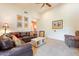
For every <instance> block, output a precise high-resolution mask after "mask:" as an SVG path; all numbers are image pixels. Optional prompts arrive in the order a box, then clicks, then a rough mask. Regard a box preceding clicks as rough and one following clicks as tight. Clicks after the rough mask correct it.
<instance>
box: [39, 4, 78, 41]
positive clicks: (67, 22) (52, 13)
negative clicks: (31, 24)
mask: <svg viewBox="0 0 79 59" xmlns="http://www.w3.org/2000/svg"><path fill="white" fill-rule="evenodd" d="M61 19H63V29H57V30H56V32H54V30H55V29H52V21H53V20H61ZM39 27H40V29H43V30H45V31H46V36H47V37H49V38H53V39H58V40H64V35H65V34H72V35H75V34H74V32H75V31H76V30H79V4H62V5H60V6H58V7H55V8H54V9H52V10H49V11H48V12H46V13H44V14H43V15H42V20H40V21H39Z"/></svg>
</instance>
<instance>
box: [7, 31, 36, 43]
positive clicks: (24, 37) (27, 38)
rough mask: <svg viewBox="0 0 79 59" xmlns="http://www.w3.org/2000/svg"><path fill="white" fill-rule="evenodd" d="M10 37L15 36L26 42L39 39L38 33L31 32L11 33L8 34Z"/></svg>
mask: <svg viewBox="0 0 79 59" xmlns="http://www.w3.org/2000/svg"><path fill="white" fill-rule="evenodd" d="M10 35H15V36H16V37H17V38H19V39H21V40H23V41H24V42H26V43H27V42H30V41H31V39H32V38H36V37H37V33H33V34H32V31H30V32H11V33H7V36H10Z"/></svg>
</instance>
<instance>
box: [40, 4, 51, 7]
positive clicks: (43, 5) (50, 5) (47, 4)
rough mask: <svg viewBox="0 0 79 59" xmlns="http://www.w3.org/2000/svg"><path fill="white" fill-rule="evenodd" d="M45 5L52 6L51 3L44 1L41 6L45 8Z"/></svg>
mask: <svg viewBox="0 0 79 59" xmlns="http://www.w3.org/2000/svg"><path fill="white" fill-rule="evenodd" d="M45 5H46V6H48V7H52V5H51V4H50V3H43V4H42V6H41V8H43V7H44V6H45Z"/></svg>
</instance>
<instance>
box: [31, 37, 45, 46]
mask: <svg viewBox="0 0 79 59" xmlns="http://www.w3.org/2000/svg"><path fill="white" fill-rule="evenodd" d="M31 42H32V45H33V46H34V47H39V46H41V45H43V44H45V37H37V38H33V39H31Z"/></svg>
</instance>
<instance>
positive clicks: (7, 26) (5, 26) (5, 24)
mask: <svg viewBox="0 0 79 59" xmlns="http://www.w3.org/2000/svg"><path fill="white" fill-rule="evenodd" d="M3 28H4V34H6V30H7V28H9V25H8V23H4V24H3Z"/></svg>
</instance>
